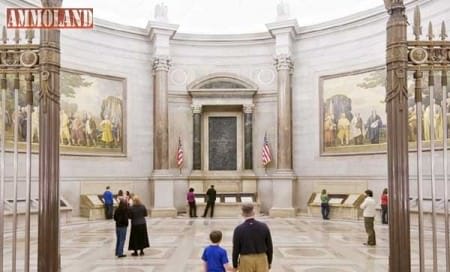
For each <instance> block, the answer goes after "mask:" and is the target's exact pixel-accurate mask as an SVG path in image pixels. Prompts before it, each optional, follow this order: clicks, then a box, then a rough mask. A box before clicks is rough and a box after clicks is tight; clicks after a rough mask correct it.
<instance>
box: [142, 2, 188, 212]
mask: <svg viewBox="0 0 450 272" xmlns="http://www.w3.org/2000/svg"><path fill="white" fill-rule="evenodd" d="M159 5H160V7H159V8H155V10H159V11H160V13H161V14H159V13H158V14H155V18H157V19H161V20H160V21H158V22H150V23H149V25H148V26H149V28H150V29H149V36H150V40H151V43H152V51H153V63H152V65H153V93H154V100H153V118H154V119H153V171H152V176H151V178H150V181H151V182H152V186H150V187H151V188H152V189H153V192H152V194H153V205H152V209H151V216H153V217H174V216H176V215H177V210H176V209H175V201H174V200H175V196H174V191H175V184H174V183H176V182H179V181H181V182H184V181H185V180H186V178H185V177H183V176H181V175H180V174H179V171H178V169H169V160H170V159H172V160H174V159H175V153H174V154H173V155H172V156H171V154H169V142H170V141H171V140H170V138H169V136H170V135H169V101H168V92H169V82H168V73H169V68H170V39H171V37H173V35H174V34H175V32H176V30H177V29H178V25H172V24H169V23H167V22H166V20H165V19H164V18H166V15H167V10H166V9H167V7H164V6H161V5H162V4H159ZM163 11H164V12H163ZM162 19H164V20H162ZM177 139H178V135H177ZM172 140H173V139H172Z"/></svg>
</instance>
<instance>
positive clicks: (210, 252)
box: [202, 230, 234, 272]
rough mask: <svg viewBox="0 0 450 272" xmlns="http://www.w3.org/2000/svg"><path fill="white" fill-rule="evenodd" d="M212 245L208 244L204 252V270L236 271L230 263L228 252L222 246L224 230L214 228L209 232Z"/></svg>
mask: <svg viewBox="0 0 450 272" xmlns="http://www.w3.org/2000/svg"><path fill="white" fill-rule="evenodd" d="M209 239H210V240H211V245H209V246H207V247H206V248H205V250H204V251H203V254H202V260H203V267H204V270H203V271H204V272H225V271H234V269H233V267H232V266H231V265H230V264H229V263H228V257H227V252H226V250H225V249H223V248H221V247H220V245H219V244H220V242H221V241H222V232H221V231H219V230H213V231H211V233H210V234H209Z"/></svg>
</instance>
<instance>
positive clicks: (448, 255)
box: [441, 70, 450, 271]
mask: <svg viewBox="0 0 450 272" xmlns="http://www.w3.org/2000/svg"><path fill="white" fill-rule="evenodd" d="M441 82H442V84H441V85H442V105H441V107H442V128H443V137H442V144H443V149H442V153H443V167H444V218H445V260H446V267H447V271H450V248H449V245H450V238H449V222H448V177H447V175H448V164H447V163H448V150H447V149H448V144H447V128H448V123H447V115H448V113H447V106H448V105H447V70H442V73H441Z"/></svg>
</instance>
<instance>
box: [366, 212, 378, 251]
mask: <svg viewBox="0 0 450 272" xmlns="http://www.w3.org/2000/svg"><path fill="white" fill-rule="evenodd" d="M374 219H375V217H364V227H365V228H366V233H367V244H368V245H371V246H374V245H376V244H377V242H376V238H375V229H374V228H373V221H374Z"/></svg>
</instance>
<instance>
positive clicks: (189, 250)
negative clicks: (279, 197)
mask: <svg viewBox="0 0 450 272" xmlns="http://www.w3.org/2000/svg"><path fill="white" fill-rule="evenodd" d="M258 219H260V220H262V221H264V222H266V223H267V224H268V225H269V227H270V228H271V231H272V238H273V241H274V262H273V266H272V270H271V271H273V272H282V271H285V272H331V271H333V272H362V271H368V272H369V271H388V255H389V253H388V249H389V244H388V227H387V226H386V225H381V224H376V228H375V230H376V234H377V246H376V247H367V246H364V245H363V242H365V240H366V234H365V232H364V226H363V223H362V222H361V221H338V220H329V221H322V220H320V219H316V218H310V217H296V218H288V219H281V218H268V217H258ZM241 221H242V219H240V218H218V219H203V218H195V219H189V218H187V217H178V218H172V219H169V218H166V219H161V218H148V219H147V224H148V231H149V236H150V243H151V247H150V248H149V249H146V251H145V256H139V257H132V256H131V255H130V253H131V252H128V257H126V258H120V259H119V258H116V257H115V256H114V246H115V231H114V228H115V227H114V222H113V221H106V220H103V221H89V222H88V221H85V220H81V219H79V220H76V219H75V220H73V222H72V223H70V224H67V225H64V226H62V232H61V263H62V271H63V272H81V271H86V272H116V271H117V272H119V271H120V272H152V271H155V272H177V271H186V272H189V271H201V260H200V256H201V253H202V250H203V248H204V246H205V245H207V244H208V234H209V232H210V231H211V230H215V229H218V230H221V231H222V232H223V234H224V237H223V243H222V245H223V247H225V248H226V249H227V251H228V254H229V256H230V255H231V246H232V244H231V240H232V233H233V229H234V227H235V226H236V225H237V224H239V223H240V222H241ZM33 229H34V231H33V233H32V243H31V247H32V248H31V252H32V253H31V267H32V271H35V270H36V268H35V267H36V263H37V261H36V258H37V257H36V256H37V254H36V251H37V248H36V247H37V245H36V229H35V228H33ZM128 234H129V233H128ZM425 234H426V244H427V245H428V246H429V245H430V241H431V232H429V231H426V233H425ZM411 237H412V258H411V259H412V270H413V271H418V265H419V263H418V259H419V258H418V240H417V231H416V230H412V231H411ZM438 240H439V241H440V244H439V245H438V253H439V256H438V257H439V262H438V263H439V265H440V267H439V269H438V271H445V249H444V246H443V243H442V241H443V240H444V235H443V233H442V232H439V234H438ZM19 242H20V243H22V244H19V250H18V261H17V267H18V270H17V271H23V269H22V268H23V235H22V234H20V233H19ZM127 243H128V237H127ZM426 258H427V267H426V271H432V267H431V265H432V263H431V260H432V251H431V249H430V248H427V251H426ZM4 262H5V269H4V271H11V233H6V241H5V246H4Z"/></svg>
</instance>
